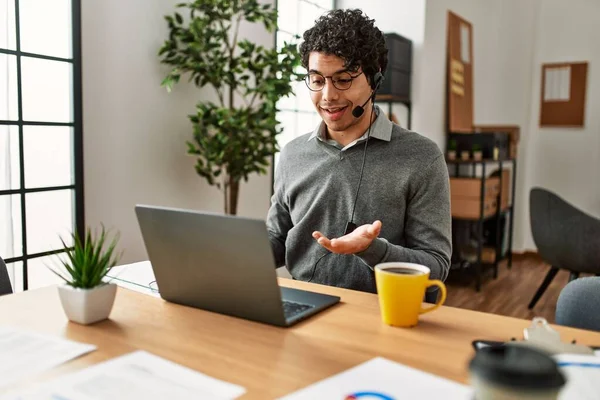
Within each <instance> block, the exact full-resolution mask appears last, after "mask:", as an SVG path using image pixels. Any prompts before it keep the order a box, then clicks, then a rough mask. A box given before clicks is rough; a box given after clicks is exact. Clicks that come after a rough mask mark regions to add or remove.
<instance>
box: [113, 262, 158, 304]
mask: <svg viewBox="0 0 600 400" xmlns="http://www.w3.org/2000/svg"><path fill="white" fill-rule="evenodd" d="M107 277H108V278H110V279H112V282H113V283H116V284H117V285H119V286H121V287H124V288H126V289H130V290H133V291H136V292H139V293H144V294H149V295H150V296H154V297H160V294H159V293H158V291H157V290H155V289H156V288H157V287H156V286H154V288H151V286H150V283H151V282H155V281H154V271H153V270H152V264H150V261H141V262H137V263H133V264H127V265H119V266H117V267H113V268H111V270H110V271H109V273H108V275H107Z"/></svg>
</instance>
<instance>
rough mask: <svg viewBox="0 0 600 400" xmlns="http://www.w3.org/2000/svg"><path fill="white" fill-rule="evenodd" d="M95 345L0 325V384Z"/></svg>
mask: <svg viewBox="0 0 600 400" xmlns="http://www.w3.org/2000/svg"><path fill="white" fill-rule="evenodd" d="M95 349H96V346H93V345H90V344H83V343H77V342H73V341H70V340H65V339H62V338H57V337H54V336H50V335H41V334H39V333H34V332H28V331H24V330H21V329H16V328H11V327H3V326H0V388H1V387H3V386H6V385H8V384H11V383H13V382H16V381H18V380H20V379H22V378H25V377H28V376H31V375H32V374H36V373H39V372H42V371H45V370H47V369H50V368H52V367H55V366H57V365H60V364H62V363H64V362H66V361H69V360H71V359H73V358H76V357H79V356H81V355H83V354H86V353H89V352H90V351H92V350H95Z"/></svg>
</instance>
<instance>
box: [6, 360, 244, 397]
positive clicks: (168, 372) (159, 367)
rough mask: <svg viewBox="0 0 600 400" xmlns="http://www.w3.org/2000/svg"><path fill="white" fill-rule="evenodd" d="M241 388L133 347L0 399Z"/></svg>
mask: <svg viewBox="0 0 600 400" xmlns="http://www.w3.org/2000/svg"><path fill="white" fill-rule="evenodd" d="M245 392H246V389H244V388H243V387H241V386H237V385H233V384H230V383H227V382H223V381H220V380H217V379H214V378H212V377H209V376H207V375H204V374H201V373H199V372H196V371H194V370H191V369H189V368H186V367H183V366H181V365H179V364H175V363H173V362H171V361H168V360H165V359H163V358H160V357H157V356H155V355H153V354H150V353H147V352H145V351H136V352H133V353H129V354H126V355H124V356H121V357H117V358H114V359H111V360H109V361H106V362H103V363H100V364H97V365H94V366H91V367H88V368H86V369H84V370H82V371H79V372H75V373H73V374H70V375H66V376H64V377H60V378H58V379H56V380H54V381H52V382H49V383H48V384H46V385H43V386H41V387H39V388H36V389H35V390H31V391H28V392H26V393H21V394H18V395H11V396H6V397H2V398H0V400H56V399H60V400H74V399H77V400H102V399H111V400H121V399H122V400H130V399H145V400H153V399H168V400H177V399H206V400H229V399H235V398H237V397H239V396H241V395H242V394H244V393H245Z"/></svg>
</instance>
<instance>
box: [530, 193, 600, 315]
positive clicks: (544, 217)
mask: <svg viewBox="0 0 600 400" xmlns="http://www.w3.org/2000/svg"><path fill="white" fill-rule="evenodd" d="M529 213H530V220H531V231H532V233H533V240H534V242H535V245H536V246H537V249H538V253H539V255H540V257H541V258H542V259H543V260H544V261H545V262H546V263H548V264H550V265H551V267H550V271H548V274H547V275H546V278H544V281H543V282H542V285H541V286H540V287H539V289H538V290H537V292H536V293H535V295H534V296H533V299H532V300H531V302H530V303H529V309H532V308H533V307H534V306H535V304H536V303H537V301H538V300H539V299H540V297H541V296H542V294H544V292H545V291H546V289H547V288H548V285H550V282H552V279H554V277H555V276H556V273H557V272H558V270H559V269H566V270H568V271H570V272H571V276H570V278H569V282H570V281H572V280H574V279H577V278H578V277H579V274H580V273H591V274H599V273H600V219H597V218H594V217H592V216H590V215H588V214H586V213H584V212H583V211H581V210H579V209H577V208H575V207H574V206H572V205H571V204H569V203H567V202H566V201H565V200H563V199H562V198H560V197H559V196H557V195H556V194H554V193H552V192H550V191H548V190H545V189H542V188H533V189H532V190H531V192H530V194H529Z"/></svg>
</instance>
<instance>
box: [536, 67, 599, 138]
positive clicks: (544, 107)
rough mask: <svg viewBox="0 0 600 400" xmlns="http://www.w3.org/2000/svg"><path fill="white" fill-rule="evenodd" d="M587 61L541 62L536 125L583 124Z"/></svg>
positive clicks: (568, 125)
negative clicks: (538, 108)
mask: <svg viewBox="0 0 600 400" xmlns="http://www.w3.org/2000/svg"><path fill="white" fill-rule="evenodd" d="M587 70H588V63H587V62H576V63H552V64H543V65H542V78H541V79H542V87H541V97H540V127H557V126H560V127H583V126H584V121H585V97H586V86H587Z"/></svg>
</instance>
